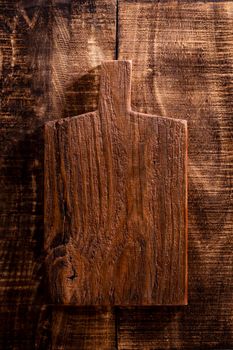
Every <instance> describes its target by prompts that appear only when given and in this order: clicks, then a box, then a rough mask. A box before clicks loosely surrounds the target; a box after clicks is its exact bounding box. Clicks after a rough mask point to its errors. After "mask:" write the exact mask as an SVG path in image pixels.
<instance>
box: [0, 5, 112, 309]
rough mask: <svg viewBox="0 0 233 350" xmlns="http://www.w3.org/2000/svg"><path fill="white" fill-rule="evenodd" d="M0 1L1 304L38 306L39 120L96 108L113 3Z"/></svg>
mask: <svg viewBox="0 0 233 350" xmlns="http://www.w3.org/2000/svg"><path fill="white" fill-rule="evenodd" d="M0 6H1V7H0V12H1V15H2V19H1V27H0V30H1V33H0V49H1V50H0V52H1V55H0V57H1V119H0V128H1V143H0V152H1V177H0V181H1V198H0V203H1V204H0V205H1V214H0V215H1V225H0V226H1V227H0V237H1V239H2V240H3V246H4V249H5V250H4V251H1V257H2V267H3V275H4V280H3V281H2V282H1V287H0V290H1V291H0V295H1V299H0V301H1V302H2V303H7V302H12V301H13V300H12V298H15V302H16V301H17V302H23V303H25V302H30V301H31V302H33V303H34V302H36V303H39V302H40V301H39V300H40V299H41V298H39V299H37V297H38V293H37V290H40V289H41V288H43V281H42V280H43V276H44V272H43V247H42V246H43V191H42V188H43V157H44V155H43V143H44V140H43V132H42V131H43V125H44V122H45V121H46V120H52V119H54V118H55V117H56V118H58V117H64V116H67V115H72V113H77V112H78V113H83V112H85V111H88V110H92V109H93V108H96V107H97V97H98V96H97V95H98V87H99V74H98V70H99V69H98V65H99V64H100V62H101V60H102V59H103V58H106V59H113V58H114V55H115V2H114V1H108V3H105V2H103V1H101V2H98V1H96V2H95V6H94V7H93V6H92V5H91V4H90V3H89V1H86V2H82V3H79V2H77V1H72V2H71V1H53V2H48V1H30V2H28V1H18V2H12V1H2V0H1V1H0ZM103 33H104V38H103V37H102V35H103ZM88 41H89V42H90V44H88V45H87V46H86V49H85V50H84V46H85V43H86V42H88ZM77 50H78V52H79V54H77ZM100 52H101V54H100ZM90 100H91V104H90ZM77 101H79V103H78V102H77ZM25 240H26V241H27V243H28V244H26V246H25ZM11 241H15V242H16V243H15V247H18V248H17V249H18V250H19V252H18V253H17V252H15V251H12V249H13V246H14V243H11ZM7 247H8V248H9V250H7V249H8V248H7ZM25 249H29V250H28V252H27V251H26V252H25ZM21 252H25V254H26V256H27V255H29V256H30V259H28V260H25V259H24V257H23V253H21ZM17 254H18V256H21V258H18V260H17V259H16V255H17ZM9 266H10V268H9ZM29 272H30V275H28V280H27V282H26V281H25V278H24V276H25V274H28V273H29ZM13 280H14V282H13ZM22 284H24V285H25V288H27V289H28V294H27V299H25V292H24V291H23V289H21V288H20V287H19V286H21V285H22ZM39 294H40V295H41V290H40V292H39ZM9 295H11V296H10V299H8V296H9ZM46 299H47V296H45V298H44V302H46Z"/></svg>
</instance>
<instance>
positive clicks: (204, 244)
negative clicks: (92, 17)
mask: <svg viewBox="0 0 233 350" xmlns="http://www.w3.org/2000/svg"><path fill="white" fill-rule="evenodd" d="M232 28H233V3H232V2H228V1H222V2H215V1H207V2H192V1H187V2H174V1H166V2H163V3H160V2H158V1H143V0H142V1H129V0H128V1H127V0H120V1H119V58H120V59H123V58H125V59H129V58H130V59H132V60H133V63H134V66H133V72H134V75H133V89H132V104H133V105H134V106H135V108H139V109H140V107H141V106H143V107H144V108H143V112H147V113H158V114H162V115H164V116H170V117H174V118H179V119H183V118H184V119H186V120H187V121H188V126H189V304H190V305H189V306H188V307H187V308H185V309H181V308H175V309H169V308H165V309H153V308H152V309H151V308H150V309H140V308H137V309H130V310H129V309H128V310H127V309H122V310H120V312H119V326H118V344H119V349H124V350H126V349H134V350H135V349H194V348H195V349H202V348H203V349H228V348H229V349H230V348H232V346H233V327H232V316H233V315H232V289H233V288H232V287H233V280H232V276H233V273H232V272H233V271H232V248H233V244H232V243H233V242H232V235H231V230H232V223H233V220H232V219H233V218H232V199H231V189H232V179H233V176H232V175H233V174H232V166H231V163H232V130H233V120H232V101H233V99H232V63H233V55H232V52H233V31H232ZM139 81H140V82H142V83H141V84H139Z"/></svg>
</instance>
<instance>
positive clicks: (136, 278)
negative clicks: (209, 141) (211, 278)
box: [44, 61, 187, 305]
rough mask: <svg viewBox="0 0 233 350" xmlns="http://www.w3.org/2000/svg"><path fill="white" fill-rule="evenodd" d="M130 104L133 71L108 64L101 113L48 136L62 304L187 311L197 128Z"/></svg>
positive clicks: (49, 233) (52, 272)
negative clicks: (193, 133)
mask: <svg viewBox="0 0 233 350" xmlns="http://www.w3.org/2000/svg"><path fill="white" fill-rule="evenodd" d="M142 89H143V86H142ZM130 95H131V62H130V61H106V62H104V63H103V64H102V72H101V83H100V94H99V107H98V110H97V111H95V112H91V113H87V114H84V115H80V116H77V117H72V118H66V119H60V120H57V121H52V122H48V123H47V124H46V126H45V181H44V190H45V193H44V195H45V212H44V215H45V252H46V271H47V277H48V288H49V292H50V295H51V301H52V302H53V303H65V304H66V303H68V304H70V303H71V304H77V305H159V304H166V305H177V304H180V305H182V304H187V125H186V122H185V121H183V120H174V119H171V118H164V117H159V116H154V115H147V114H142V113H137V112H134V111H132V110H131V104H130Z"/></svg>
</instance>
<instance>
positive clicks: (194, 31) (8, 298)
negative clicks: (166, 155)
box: [0, 0, 233, 350]
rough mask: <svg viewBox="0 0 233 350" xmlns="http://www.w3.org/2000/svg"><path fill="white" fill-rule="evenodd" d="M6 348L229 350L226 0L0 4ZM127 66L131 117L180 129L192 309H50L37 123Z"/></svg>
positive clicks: (232, 60) (93, 94) (87, 96)
mask: <svg viewBox="0 0 233 350" xmlns="http://www.w3.org/2000/svg"><path fill="white" fill-rule="evenodd" d="M0 14H1V16H2V17H1V28H0V30H1V34H0V74H1V94H2V96H1V128H0V129H1V132H0V134H1V144H0V147H1V150H0V152H1V153H0V154H1V177H0V179H1V184H0V189H1V199H0V203H1V225H0V227H1V231H0V232H1V245H2V246H1V280H0V303H1V328H0V333H1V337H0V341H1V342H0V344H1V345H0V346H1V349H4V350H6V349H17V350H18V349H22V350H31V349H34V348H35V349H53V350H54V349H66V350H71V349H101V350H102V349H121V350H129V349H130V350H136V349H140V350H141V349H142V350H144V349H148V350H149V349H150V350H151V349H170V350H171V349H183V350H186V349H216V350H225V349H232V348H233V298H232V294H233V293H232V290H233V278H232V276H233V269H232V266H233V264H232V250H233V244H232V241H233V239H232V227H233V225H232V221H233V220H232V219H233V217H232V179H233V171H232V161H233V157H232V155H233V140H232V136H233V135H232V130H233V116H232V114H233V112H232V111H233V89H232V88H233V86H232V81H233V2H232V1H220V0H219V1H216V0H213V1H208V0H206V1H200V2H196V1H152V0H151V1H149V0H148V1H143V0H141V1H134V0H119V1H116V0H96V1H95V0H86V1H85V0H79V1H76V0H73V1H69V0H53V1H45V0H23V1H13V0H0ZM114 58H120V59H122V58H126V59H132V60H133V85H132V104H133V107H134V109H135V110H137V111H140V112H145V113H153V114H160V115H162V116H168V117H174V118H180V119H186V120H187V121H188V127H189V305H188V306H187V307H153V308H147V307H144V308H142V307H137V308H114V309H113V308H94V307H89V308H88V307H85V308H74V307H62V306H53V305H48V303H49V302H48V300H49V299H48V295H47V290H48V287H47V281H46V280H45V279H44V265H43V261H44V253H43V132H42V131H43V125H44V123H45V121H48V120H53V119H55V118H60V117H66V116H74V115H77V114H80V113H84V112H88V111H92V110H94V109H95V108H96V105H97V98H98V85H99V65H100V63H101V61H102V60H104V59H114Z"/></svg>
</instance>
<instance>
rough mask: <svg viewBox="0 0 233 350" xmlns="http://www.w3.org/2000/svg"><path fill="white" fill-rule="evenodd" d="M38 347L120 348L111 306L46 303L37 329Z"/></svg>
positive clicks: (39, 348)
mask: <svg viewBox="0 0 233 350" xmlns="http://www.w3.org/2000/svg"><path fill="white" fill-rule="evenodd" d="M35 344H36V349H37V350H42V349H46V350H47V349H51V350H57V349H66V350H76V349H85V350H99V349H101V350H102V349H103V350H109V349H112V350H114V349H117V348H116V347H115V346H116V339H115V317H114V312H113V311H112V309H108V308H96V307H78V308H77V307H69V306H47V307H46V308H45V309H44V310H43V312H42V313H41V316H40V320H39V322H38V327H37V332H36V342H35Z"/></svg>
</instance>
